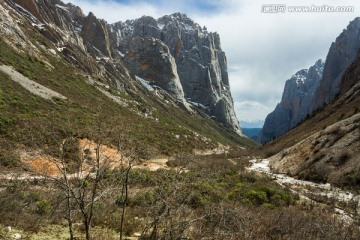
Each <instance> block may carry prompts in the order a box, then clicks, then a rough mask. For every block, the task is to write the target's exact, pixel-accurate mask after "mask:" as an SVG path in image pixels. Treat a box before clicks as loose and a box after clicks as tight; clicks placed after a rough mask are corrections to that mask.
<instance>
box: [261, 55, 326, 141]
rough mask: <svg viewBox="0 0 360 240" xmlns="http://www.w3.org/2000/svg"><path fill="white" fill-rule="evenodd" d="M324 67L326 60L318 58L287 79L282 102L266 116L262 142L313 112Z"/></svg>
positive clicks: (279, 133)
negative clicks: (309, 65) (308, 66)
mask: <svg viewBox="0 0 360 240" xmlns="http://www.w3.org/2000/svg"><path fill="white" fill-rule="evenodd" d="M323 69H324V62H323V61H322V60H318V61H317V62H316V63H315V65H314V66H312V67H310V68H309V69H303V70H300V71H298V72H297V73H296V74H295V75H294V76H292V77H291V78H290V79H289V80H287V81H286V84H285V88H284V92H283V96H282V99H281V102H280V103H279V104H278V105H277V106H276V108H275V110H274V111H273V112H272V113H270V114H269V115H268V116H267V117H266V120H265V123H264V127H263V129H262V131H261V134H260V140H261V143H266V142H268V141H269V140H271V139H272V138H274V137H278V136H281V135H282V134H284V133H285V132H287V131H288V130H289V129H291V128H293V127H294V126H296V125H297V124H298V123H299V122H301V121H302V120H303V119H305V118H306V117H307V115H308V114H309V113H310V112H311V107H312V103H313V101H314V97H315V93H316V91H317V89H318V88H319V84H320V81H321V78H322V75H323Z"/></svg>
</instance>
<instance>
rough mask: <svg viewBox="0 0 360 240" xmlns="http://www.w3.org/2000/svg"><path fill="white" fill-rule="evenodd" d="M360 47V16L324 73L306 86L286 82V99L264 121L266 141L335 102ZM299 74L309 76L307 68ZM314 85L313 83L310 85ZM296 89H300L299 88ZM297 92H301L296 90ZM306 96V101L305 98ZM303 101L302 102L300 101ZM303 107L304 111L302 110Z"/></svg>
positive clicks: (332, 50) (341, 37)
mask: <svg viewBox="0 0 360 240" xmlns="http://www.w3.org/2000/svg"><path fill="white" fill-rule="evenodd" d="M359 49H360V18H359V17H357V18H355V19H354V20H353V21H351V22H350V23H349V25H348V26H347V28H346V29H344V30H343V32H342V33H341V34H340V35H339V36H338V37H337V38H336V40H335V42H333V43H332V44H331V47H330V49H329V52H328V54H327V57H326V61H325V64H324V63H323V64H322V65H323V66H322V68H323V70H322V76H321V78H320V79H319V78H318V77H316V76H314V77H316V79H315V80H313V81H310V82H309V81H307V82H308V83H307V84H305V85H304V86H306V87H305V89H300V88H298V87H297V84H294V83H293V84H290V82H289V81H287V82H286V84H285V88H284V92H283V98H282V100H281V102H280V104H278V105H277V107H276V109H275V110H274V111H273V112H272V113H270V114H269V115H268V116H267V118H266V120H265V124H264V128H263V131H262V133H261V136H260V139H261V142H262V143H266V142H268V141H269V140H271V139H273V138H276V137H279V136H281V135H282V134H284V133H285V132H287V131H288V130H289V129H291V128H292V127H294V126H296V125H297V124H298V123H300V122H301V121H302V120H303V119H304V118H305V117H306V116H308V115H311V113H312V112H313V111H315V110H316V109H318V108H320V107H322V106H323V105H324V104H327V103H329V102H330V101H332V100H333V99H334V98H335V97H336V96H337V95H338V94H339V93H340V90H341V89H340V85H341V79H342V77H343V74H344V72H345V71H346V69H347V68H348V67H349V66H350V65H351V64H352V63H353V62H354V61H355V59H356V56H357V55H358V53H359ZM296 75H298V77H299V78H300V79H301V78H302V77H305V78H306V70H305V71H300V72H298V73H297V74H295V76H293V78H294V77H295V79H293V78H292V79H293V81H292V82H296V81H297V80H296V78H297V77H296ZM300 82H301V81H300ZM309 84H310V85H311V86H310V85H309ZM294 89H298V90H295V92H294ZM296 91H298V92H297V93H296ZM301 99H302V100H301ZM299 100H301V101H303V102H302V103H301V104H300V105H301V107H300V105H299V103H300V101H299ZM299 110H300V111H299Z"/></svg>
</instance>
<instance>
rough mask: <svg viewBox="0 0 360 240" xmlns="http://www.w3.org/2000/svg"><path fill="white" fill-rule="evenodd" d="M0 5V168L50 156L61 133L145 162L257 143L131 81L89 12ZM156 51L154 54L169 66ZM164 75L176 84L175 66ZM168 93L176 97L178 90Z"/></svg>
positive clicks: (57, 4) (54, 3)
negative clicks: (103, 139)
mask: <svg viewBox="0 0 360 240" xmlns="http://www.w3.org/2000/svg"><path fill="white" fill-rule="evenodd" d="M0 3H1V4H0V19H1V21H0V65H1V69H2V70H1V71H0V81H1V84H0V145H1V151H0V160H1V164H3V160H4V161H5V162H7V163H8V160H9V161H12V160H14V161H15V160H16V159H19V154H20V153H19V151H20V152H21V151H40V152H48V153H53V152H54V151H55V152H56V149H58V146H59V143H61V141H62V139H63V138H65V137H67V136H74V137H78V138H90V139H91V138H95V137H96V135H97V134H99V131H101V132H103V134H105V132H107V131H109V132H111V137H109V138H108V142H109V143H111V144H114V145H116V146H117V144H118V143H119V142H121V143H122V144H123V145H124V146H126V147H127V148H129V149H133V150H134V151H136V153H137V154H138V155H139V157H140V158H144V159H146V158H151V157H154V156H159V155H173V154H176V153H179V152H192V151H193V150H205V149H214V148H218V147H219V146H224V145H228V146H230V145H232V146H234V145H235V144H236V143H237V144H239V143H240V144H241V145H247V146H255V145H256V144H254V143H253V142H251V141H250V140H248V139H246V138H243V137H240V136H239V135H238V134H236V133H235V132H234V131H231V130H229V129H225V128H223V127H222V126H220V125H219V124H217V123H216V122H215V121H213V120H212V119H211V118H210V117H209V116H207V115H206V114H204V113H203V112H201V111H198V112H196V111H194V110H193V109H190V108H189V107H188V106H186V105H185V104H186V103H185V104H183V105H181V104H177V99H176V98H174V97H173V96H172V95H173V93H171V92H170V91H167V90H166V89H163V88H161V87H160V86H159V87H157V88H155V87H153V86H150V85H149V83H148V82H147V81H145V80H143V79H141V78H140V77H137V76H135V73H133V72H132V70H131V69H128V68H127V67H126V64H125V63H124V62H123V61H122V59H121V55H120V54H119V52H118V51H117V49H115V48H113V47H112V43H111V38H110V37H109V29H110V28H111V26H110V25H108V24H107V23H106V22H105V21H103V20H99V19H97V18H96V17H95V16H94V15H93V14H89V15H88V16H84V14H83V13H82V11H81V9H79V8H78V7H76V6H73V5H71V4H67V5H65V4H63V3H62V2H61V1H58V0H38V1H32V0H29V1H20V0H19V1H18V0H16V1H1V2H0ZM151 44H152V42H151ZM156 44H157V46H158V48H155V50H156V49H162V50H164V51H163V52H159V53H158V55H159V57H161V56H164V58H165V59H167V60H169V61H172V62H174V59H173V58H172V56H171V54H169V51H168V50H167V47H166V45H165V44H163V43H161V42H159V41H158V42H156ZM171 59H172V60H171ZM165 70H166V71H165ZM144 72H146V71H144ZM149 74H150V73H149ZM163 74H164V75H165V74H167V76H168V77H169V78H172V77H174V78H173V79H170V80H169V82H175V80H176V68H164V73H163ZM154 76H155V77H156V71H155V74H154ZM178 83H179V82H178ZM159 85H160V84H159ZM24 86H26V87H24ZM174 86H175V87H174ZM172 87H174V89H176V87H178V89H177V90H178V92H180V94H181V85H180V84H177V85H176V84H174V85H173V86H172ZM164 88H165V87H164ZM39 92H40V93H39ZM41 92H42V93H41ZM43 96H48V97H45V98H44V97H43ZM179 105H180V107H179ZM110 130H111V131H110ZM223 148H224V147H223ZM15 162H16V161H15Z"/></svg>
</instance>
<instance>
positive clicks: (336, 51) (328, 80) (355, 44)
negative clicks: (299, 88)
mask: <svg viewBox="0 0 360 240" xmlns="http://www.w3.org/2000/svg"><path fill="white" fill-rule="evenodd" d="M359 48H360V18H355V19H354V20H353V21H351V22H350V24H349V25H348V26H347V28H346V29H345V30H344V31H343V32H342V33H341V34H340V35H339V36H338V37H337V38H336V41H335V42H333V43H332V44H331V47H330V49H329V53H328V55H327V57H326V62H325V67H324V76H323V79H322V80H321V82H320V86H319V89H318V90H317V93H316V97H315V103H314V105H313V107H312V110H315V109H316V108H318V107H321V106H322V105H323V104H325V103H327V102H329V101H331V100H333V99H334V98H335V96H336V95H337V94H338V93H339V91H340V84H341V78H342V76H343V74H344V72H345V70H346V69H347V68H348V67H349V66H350V64H351V63H353V62H354V60H355V58H356V56H357V54H358V50H359Z"/></svg>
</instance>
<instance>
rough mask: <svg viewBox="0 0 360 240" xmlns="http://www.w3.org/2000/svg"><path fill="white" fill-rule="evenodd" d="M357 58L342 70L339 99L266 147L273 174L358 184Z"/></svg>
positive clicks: (359, 69)
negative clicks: (278, 173)
mask: <svg viewBox="0 0 360 240" xmlns="http://www.w3.org/2000/svg"><path fill="white" fill-rule="evenodd" d="M359 79H360V56H358V57H357V58H356V60H355V61H354V62H353V63H352V64H351V65H350V66H349V67H348V68H347V69H346V70H345V71H344V74H343V76H342V78H341V81H340V87H339V91H340V92H339V96H338V98H336V99H335V100H334V101H332V102H331V103H329V104H328V105H326V106H325V107H324V108H323V109H320V110H318V111H317V112H316V114H313V116H312V117H311V118H309V119H308V120H306V121H304V122H302V123H301V124H300V125H299V126H297V127H296V128H294V129H292V130H290V131H289V132H287V133H286V134H284V135H283V136H281V137H279V138H278V139H276V140H275V141H273V142H270V143H269V144H267V145H266V146H265V148H266V150H265V151H267V152H268V153H267V154H268V155H269V156H272V157H271V158H270V161H271V167H272V168H273V170H274V171H276V172H282V173H287V174H289V175H291V176H295V177H298V178H301V179H306V180H311V181H317V182H329V183H331V184H334V185H335V186H340V187H347V188H356V187H358V186H359V183H360V171H359V164H360V162H359V159H360V158H359V156H360V151H359V149H360V145H359V143H360V141H359V140H360V139H359V137H360V108H359V106H360V82H359Z"/></svg>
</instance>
